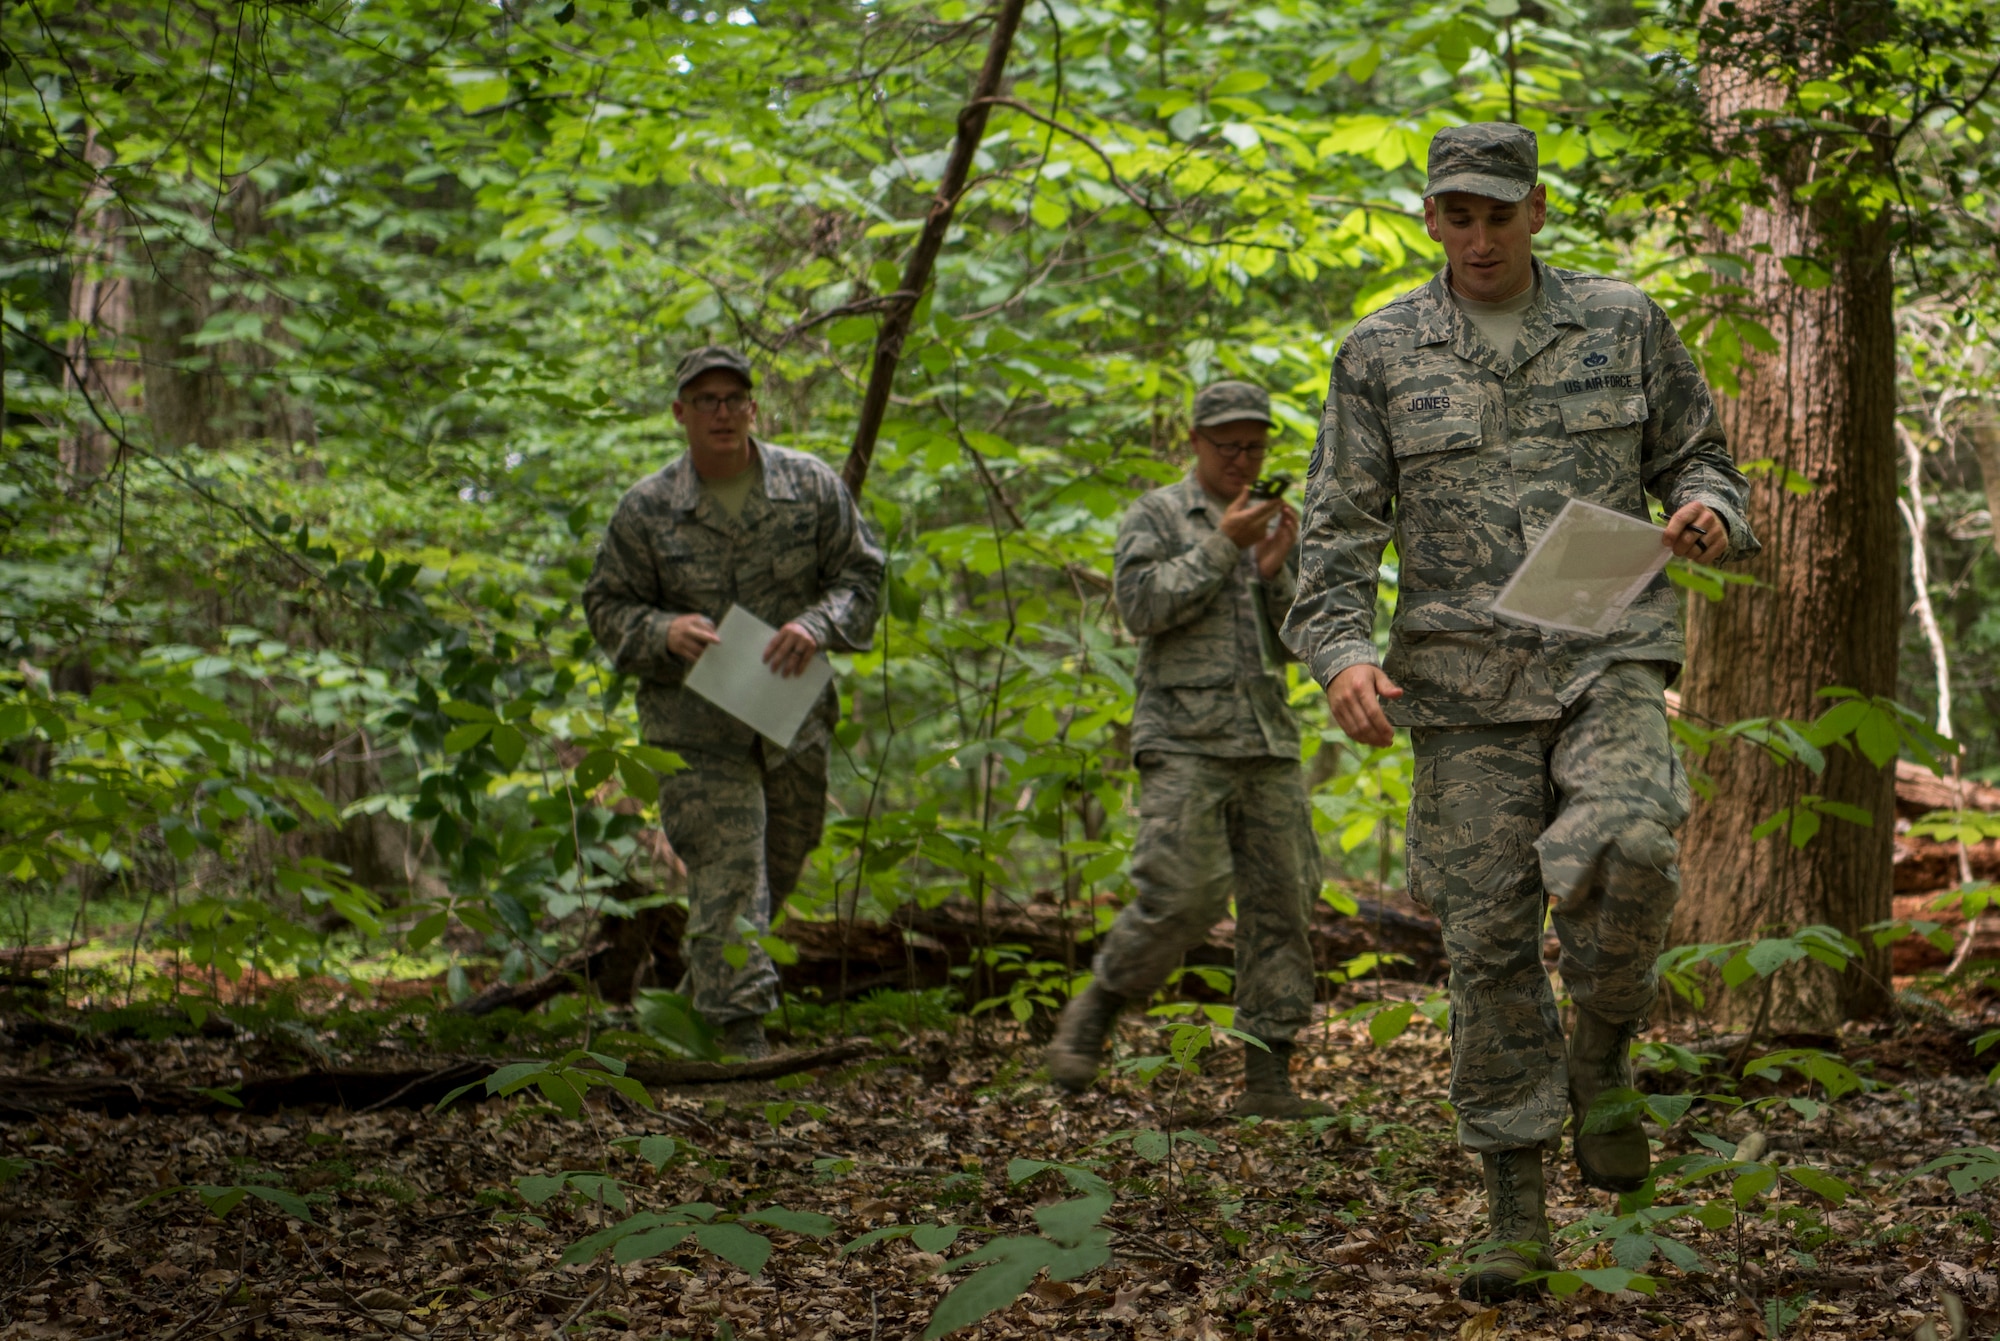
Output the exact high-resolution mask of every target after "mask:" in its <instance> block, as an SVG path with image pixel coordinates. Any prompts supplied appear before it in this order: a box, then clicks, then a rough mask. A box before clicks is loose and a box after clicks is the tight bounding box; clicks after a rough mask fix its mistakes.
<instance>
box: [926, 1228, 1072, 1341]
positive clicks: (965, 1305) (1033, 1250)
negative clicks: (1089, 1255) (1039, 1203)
mask: <svg viewBox="0 0 2000 1341" xmlns="http://www.w3.org/2000/svg"><path fill="white" fill-rule="evenodd" d="M1058 1251H1059V1250H1058V1249H1057V1247H1056V1245H1055V1244H1053V1243H1050V1242H1049V1241H1048V1240H1047V1239H1044V1238H1035V1237H1031V1236H1027V1235H1022V1236H1019V1237H1014V1238H1002V1239H994V1240H993V1241H992V1242H990V1243H988V1244H987V1245H986V1246H985V1247H983V1248H981V1249H980V1250H979V1251H977V1252H975V1253H971V1254H969V1255H968V1256H965V1257H961V1258H959V1259H958V1260H957V1261H956V1262H953V1263H952V1264H951V1266H952V1267H957V1266H960V1265H966V1264H972V1263H978V1262H985V1263H988V1264H989V1265H986V1266H983V1267H981V1268H980V1270H978V1271H975V1272H973V1273H972V1275H970V1276H968V1277H967V1278H966V1279H965V1280H963V1281H961V1282H959V1284H958V1286H957V1288H955V1289H954V1290H952V1292H951V1293H950V1294H948V1295H946V1296H945V1297H944V1300H943V1302H941V1303H940V1304H939V1305H938V1306H937V1311H936V1312H935V1313H933V1314H931V1321H930V1325H929V1326H928V1327H926V1328H924V1341H935V1339H936V1338H937V1337H940V1336H944V1335H946V1334H948V1333H950V1332H955V1331H957V1330H958V1329H959V1328H961V1327H970V1326H971V1325H972V1324H973V1323H975V1322H978V1321H979V1320H980V1319H981V1318H983V1317H985V1316H986V1315H987V1314H989V1313H992V1312H995V1311H997V1310H999V1309H1003V1308H1006V1307H1007V1306H1008V1305H1009V1304H1011V1303H1013V1302H1014V1301H1015V1300H1016V1299H1019V1298H1020V1297H1021V1292H1022V1291H1024V1290H1026V1289H1027V1288H1028V1286H1029V1284H1030V1283H1032V1282H1033V1281H1034V1279H1035V1277H1036V1276H1037V1275H1039V1274H1041V1271H1042V1268H1043V1267H1045V1266H1047V1265H1048V1264H1049V1262H1050V1260H1051V1259H1053V1258H1054V1257H1055V1256H1056V1254H1057V1252H1058ZM947 1269H949V1268H947Z"/></svg>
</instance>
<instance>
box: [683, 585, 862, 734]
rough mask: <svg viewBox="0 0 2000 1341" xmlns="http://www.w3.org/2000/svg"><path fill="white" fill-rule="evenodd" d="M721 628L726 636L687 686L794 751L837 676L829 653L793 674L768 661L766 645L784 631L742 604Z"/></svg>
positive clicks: (704, 657) (690, 674) (734, 607)
mask: <svg viewBox="0 0 2000 1341" xmlns="http://www.w3.org/2000/svg"><path fill="white" fill-rule="evenodd" d="M715 632H716V634H717V636H719V637H720V638H721V639H722V641H721V642H719V643H713V644H710V646H709V648H708V650H707V651H705V652H703V653H702V654H701V660H699V661H697V662H695V663H694V669H693V670H691V671H689V672H688V674H687V681H686V683H687V687H688V688H689V689H692V690H693V691H694V692H695V693H697V694H700V695H701V696H702V697H703V698H705V699H707V700H708V701H709V702H710V703H713V704H714V705H715V706H716V707H718V708H720V709H722V710H723V711H724V712H726V713H728V714H729V715H730V716H731V717H734V718H735V719H736V720H737V721H739V722H741V723H743V724H744V725H745V726H747V727H750V728H751V729H752V730H754V731H755V732H756V733H757V734H758V735H760V736H763V737H765V738H766V739H767V740H769V741H771V742H772V743H773V744H775V745H777V746H778V747H779V748H780V749H786V750H789V749H790V748H792V740H793V738H794V737H796V736H797V735H798V734H799V727H800V726H802V725H803V724H804V723H805V720H806V714H807V713H810V712H811V711H812V709H813V704H815V703H817V702H818V701H819V696H820V693H821V692H822V691H823V690H825V688H826V686H827V682H828V681H829V680H831V679H833V665H832V663H831V662H829V661H828V660H827V659H826V653H824V652H821V653H818V654H817V655H815V656H814V657H813V659H812V660H811V661H810V662H808V663H807V665H806V668H805V671H804V672H803V673H802V674H800V675H796V676H793V677H792V678H790V679H787V678H786V677H784V676H782V675H779V674H778V673H777V672H776V671H774V670H772V669H771V668H770V667H769V666H766V665H765V664H764V648H765V647H766V646H767V645H769V643H770V641H771V639H773V638H775V637H777V636H778V631H777V630H776V629H774V628H772V627H771V626H770V625H769V624H766V623H765V622H764V621H763V620H761V619H759V618H757V616H755V615H753V614H751V613H750V612H749V611H748V610H745V609H744V608H743V607H742V606H740V605H732V606H730V607H729V613H727V614H725V615H724V616H723V617H722V623H721V624H719V625H718V626H716V630H715Z"/></svg>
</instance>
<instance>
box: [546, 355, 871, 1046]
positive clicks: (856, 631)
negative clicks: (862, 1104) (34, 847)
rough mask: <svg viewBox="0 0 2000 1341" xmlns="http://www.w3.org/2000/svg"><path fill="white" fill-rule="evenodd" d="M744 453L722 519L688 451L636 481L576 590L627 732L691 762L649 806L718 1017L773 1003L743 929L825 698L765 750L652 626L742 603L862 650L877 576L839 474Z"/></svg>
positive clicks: (782, 841)
mask: <svg viewBox="0 0 2000 1341" xmlns="http://www.w3.org/2000/svg"><path fill="white" fill-rule="evenodd" d="M697 352H699V351H697ZM756 451H757V452H758V454H759V456H760V458H761V461H762V464H763V470H762V472H761V473H762V482H761V485H760V486H759V487H755V488H753V489H752V490H751V492H750V494H749V496H748V497H747V498H746V499H745V500H744V503H743V510H742V512H741V514H739V515H738V516H736V517H734V518H732V517H731V516H730V515H729V513H728V512H727V511H726V510H725V509H724V508H723V507H722V506H721V505H720V504H719V503H717V502H716V501H715V499H714V498H713V497H712V496H711V495H710V494H709V492H708V491H707V490H705V489H703V488H702V487H701V480H700V477H699V476H697V475H696V474H695V471H694V466H693V463H692V462H691V461H689V459H688V458H687V457H686V456H682V457H680V458H679V459H677V460H675V461H674V462H673V463H671V464H670V465H668V466H667V467H666V468H665V469H663V470H661V471H659V472H658V473H657V474H654V475H649V476H648V477H646V478H645V479H643V480H641V481H640V482H639V483H638V484H636V485H634V486H633V487H632V488H631V489H630V490H629V491H627V493H626V494H625V497H624V498H623V499H621V500H620V501H619V504H618V509H617V511H616V512H615V513H614V514H613V515H612V518H611V525H610V528H609V529H608V530H607V532H606V533H605V537H604V543H603V545H602V546H601V547H600V548H599V549H598V552H597V566H596V568H595V570H594V571H593V572H592V573H591V575H590V581H589V582H588V583H586V584H585V585H584V589H583V604H584V610H585V613H586V614H587V615H588V616H589V618H590V629H591V632H592V633H593V634H595V635H596V636H597V642H598V645H599V646H600V647H602V648H604V650H605V652H606V654H607V655H608V656H609V657H610V658H611V663H612V665H613V666H614V667H615V668H616V669H617V670H618V671H619V672H620V673H621V674H625V675H631V676H636V677H637V678H638V680H639V693H638V701H639V725H640V731H641V733H642V734H643V735H644V736H645V738H646V739H647V740H648V741H650V742H652V743H653V744H655V745H659V746H662V747H664V748H667V749H671V750H675V751H678V752H679V753H680V755H681V757H682V758H683V759H685V760H687V762H688V764H689V767H688V768H687V769H686V770H684V771H682V772H679V773H675V774H672V775H671V776H668V777H666V778H664V779H662V781H661V783H660V817H661V824H662V827H663V828H664V829H665V831H666V835H667V841H668V842H669V843H671V844H673V847H674V851H675V852H677V853H678V854H679V855H680V857H681V860H682V861H684V862H686V863H687V869H688V875H687V881H688V886H687V892H688V929H687V935H686V936H685V938H684V939H683V941H682V953H683V955H684V957H685V958H686V960H687V964H688V979H687V982H686V984H685V990H686V991H687V992H688V993H689V995H690V996H691V997H692V999H693V1002H694V1005H695V1008H696V1009H697V1010H699V1011H701V1013H702V1014H703V1015H704V1016H706V1017H707V1018H708V1019H709V1020H710V1021H711V1022H713V1023H716V1024H727V1023H729V1022H730V1021H732V1020H735V1019H741V1018H744V1017H746V1016H749V1015H757V1016H762V1015H763V1014H764V1013H765V1012H767V1011H769V1010H772V1009H774V1008H775V1007H776V1006H777V980H778V979H777V970H776V969H775V968H773V967H772V964H771V961H770V958H769V956H768V955H766V954H765V952H764V950H763V949H762V948H761V947H760V946H759V945H758V944H757V943H756V942H755V941H754V940H747V941H746V940H745V939H744V938H743V934H742V933H743V930H744V929H745V928H746V927H747V928H750V929H752V930H753V931H755V932H756V933H758V934H762V933H763V932H765V931H768V930H769V928H770V923H771V906H772V901H773V899H776V900H778V901H781V902H782V900H783V899H784V897H785V896H786V895H787V894H789V893H790V892H791V890H792V887H793V885H794V884H796V883H797V881H798V875H799V870H800V868H801V867H802V866H803V864H804V862H805V859H806V856H807V854H809V853H810V852H811V851H812V849H813V848H814V847H816V846H817V845H818V843H819V836H820V831H821V827H822V825H823V824H824V823H825V813H826V753H827V738H828V734H829V732H830V731H831V729H832V726H833V723H834V721H835V719H836V717H837V716H838V712H839V700H838V698H837V696H836V695H835V693H834V688H833V686H832V685H829V686H827V691H826V694H825V696H824V697H823V698H822V699H821V700H820V702H819V704H818V705H817V706H816V707H815V708H814V710H813V713H812V715H811V716H810V717H809V718H808V719H807V720H806V722H805V724H804V725H803V726H801V727H800V728H799V734H798V737H797V738H796V739H795V740H794V741H793V743H792V747H791V749H790V750H789V751H788V752H781V751H780V750H779V749H778V748H777V747H776V746H775V745H772V744H771V743H770V742H768V741H765V740H763V739H762V738H760V737H759V736H758V735H757V733H756V732H755V731H753V730H751V729H750V728H749V727H747V726H745V725H744V724H743V723H741V722H739V721H737V720H736V719H735V718H734V717H731V716H730V715H729V714H728V713H726V712H724V711H722V709H720V708H718V707H716V706H714V705H713V704H711V703H710V702H709V701H708V700H707V699H704V698H702V697H701V696H700V695H698V694H693V693H690V692H688V690H687V689H686V688H685V687H684V684H683V681H684V680H685V678H686V675H687V670H688V666H689V663H688V662H684V661H682V660H681V659H680V657H678V656H676V655H675V654H674V653H673V652H671V651H670V650H668V647H667V629H668V628H669V627H670V626H671V625H672V624H673V621H674V620H675V619H677V618H679V617H680V616H681V615H684V614H703V615H707V616H708V617H709V619H710V620H712V621H714V622H715V623H717V624H720V623H721V622H722V617H723V615H724V614H725V613H726V612H727V611H728V609H729V607H730V606H731V605H741V606H743V607H744V608H745V609H747V610H749V611H750V612H751V613H752V614H754V615H756V616H757V617H758V618H759V619H762V620H763V621H764V622H765V623H767V624H770V625H771V626H772V627H774V628H778V627H782V626H783V625H785V624H787V623H793V622H796V623H798V624H801V625H803V626H805V627H806V628H807V629H808V630H810V631H811V632H812V635H813V637H814V638H815V639H816V640H817V641H818V642H819V644H820V646H821V647H822V648H833V649H836V650H844V651H861V650H865V649H866V648H867V647H868V645H869V643H870V641H871V640H872V638H873V636H874V626H875V601H876V596H877V593H878V592H879V591H880V589H881V584H882V566H883V560H882V551H881V549H880V548H879V547H878V546H877V545H876V544H875V541H874V539H873V538H872V537H871V536H870V535H869V534H868V528H867V526H866V524H865V523H864V522H863V521H862V520H861V515H860V513H859V512H858V511H857V510H856V508H855V506H854V500H853V499H852V498H851V497H850V496H849V495H848V492H847V488H846V486H845V485H843V484H842V483H841V482H840V477H839V476H837V475H835V474H834V473H833V471H832V470H831V469H829V468H828V467H827V466H826V465H824V464H823V463H821V462H820V461H819V460H817V459H816V458H814V457H811V456H808V455H806V454H805V453H803V452H794V451H789V450H787V449H785V448H783V447H776V446H773V445H771V444H769V443H764V442H759V443H756ZM731 958H738V959H741V960H742V961H743V962H742V963H741V964H731V963H730V962H729V960H730V959H731Z"/></svg>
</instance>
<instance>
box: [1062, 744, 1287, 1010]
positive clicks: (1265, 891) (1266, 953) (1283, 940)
mask: <svg viewBox="0 0 2000 1341" xmlns="http://www.w3.org/2000/svg"><path fill="white" fill-rule="evenodd" d="M1139 776H1140V783H1139V833H1138V836H1137V838H1136V839H1135V841H1134V842H1133V845H1132V883H1133V885H1134V886H1136V887H1137V889H1138V896H1137V897H1136V898H1134V899H1133V900H1132V902H1131V903H1129V904H1127V905H1125V907H1124V908H1122V909H1120V910H1119V913H1118V919H1117V920H1116V921H1115V922H1113V923H1112V925H1111V930H1110V932H1108V933H1107V934H1106V935H1105V938H1104V943H1103V945H1102V946H1101V947H1100V948H1099V949H1098V952H1097V958H1096V962H1095V963H1094V964H1093V965H1092V966H1091V967H1092V970H1093V971H1094V972H1095V973H1096V975H1097V981H1098V982H1099V983H1101V984H1103V985H1104V987H1105V988H1106V989H1107V990H1109V991H1112V992H1115V993H1117V994H1118V995H1119V996H1121V997H1123V998H1125V999H1126V1000H1128V1001H1144V1000H1145V999H1146V998H1147V997H1150V996H1151V995H1152V994H1153V993H1154V992H1155V991H1157V990H1158V989H1159V987H1160V985H1161V984H1162V983H1164V982H1165V981H1166V980H1167V975H1168V974H1170V973H1172V972H1173V971H1174V969H1176V968H1178V967H1179V966H1180V963H1181V956H1182V955H1184V954H1186V953H1187V952H1188V951H1189V950H1190V949H1192V948H1193V947H1194V946H1197V945H1199V944H1201V943H1202V941H1203V940H1205V939H1206V938H1207V936H1208V931H1209V928H1210V927H1213V926H1214V925H1215V924H1216V923H1217V922H1218V921H1220V920H1221V919H1222V918H1223V917H1224V916H1225V915H1226V914H1227V913H1228V911H1229V900H1230V898H1231V897H1232V896H1233V897H1234V898H1235V900H1236V1027H1237V1028H1238V1029H1241V1030H1243V1031H1244V1032H1245V1033H1248V1034H1250V1035H1252V1036H1253V1037H1256V1038H1260V1039H1263V1040H1264V1041H1266V1042H1270V1043H1282V1042H1287V1041H1289V1040H1290V1039H1291V1038H1292V1037H1293V1035H1295V1034H1297V1033H1298V1031H1299V1030H1301V1029H1303V1028H1304V1027H1305V1026H1306V1025H1307V1024H1308V1023H1309V1022H1310V1021H1311V1019H1312V1002H1313V960H1312V946H1311V944H1310V942H1309V941H1308V940H1307V938H1306V930H1307V922H1308V915H1309V912H1310V909H1311V905H1312V900H1313V899H1314V898H1315V897H1316V896H1317V895H1318V892H1319V887H1320V871H1319V848H1318V846H1317V845H1316V844H1315V843H1314V841H1313V831H1312V816H1311V813H1310V811H1309V810H1308V808H1307V801H1306V787H1305V777H1304V775H1303V773H1302V771H1301V770H1300V768H1299V765H1298V763H1297V761H1296V760H1295V759H1294V760H1282V759H1271V758H1254V757H1253V758H1241V759H1221V758H1215V757H1213V756H1209V755H1202V754H1179V753H1163V754H1153V753H1147V754H1143V755H1141V756H1140V757H1139Z"/></svg>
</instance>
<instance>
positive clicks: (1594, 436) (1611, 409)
mask: <svg viewBox="0 0 2000 1341" xmlns="http://www.w3.org/2000/svg"><path fill="white" fill-rule="evenodd" d="M1556 408H1557V409H1558V410H1560V411H1561V413H1562V425H1563V431H1564V432H1565V433H1567V434H1568V435H1569V440H1570V443H1571V444H1572V445H1573V446H1576V447H1580V448H1582V449H1583V450H1584V451H1586V452H1588V453H1589V454H1590V455H1591V456H1594V457H1596V458H1598V460H1599V463H1600V465H1601V467H1602V468H1604V469H1606V470H1609V471H1612V472H1614V473H1617V472H1625V471H1630V470H1634V469H1637V467H1638V464H1639V436H1640V433H1641V431H1642V430H1643V428H1644V426H1645V423H1646V397H1645V396H1644V395H1643V394H1641V393H1640V392H1636V391H1586V392H1584V393H1583V394H1582V395H1578V396H1564V397H1563V398H1562V399H1561V400H1559V401H1557V402H1556Z"/></svg>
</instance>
